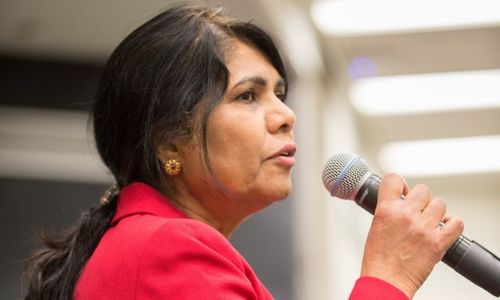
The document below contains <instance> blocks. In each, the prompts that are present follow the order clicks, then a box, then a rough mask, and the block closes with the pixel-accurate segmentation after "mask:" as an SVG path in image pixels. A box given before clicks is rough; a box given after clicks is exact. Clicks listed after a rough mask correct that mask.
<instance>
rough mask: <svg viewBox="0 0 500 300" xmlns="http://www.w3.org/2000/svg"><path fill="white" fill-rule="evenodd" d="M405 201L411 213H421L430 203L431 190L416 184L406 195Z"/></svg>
mask: <svg viewBox="0 0 500 300" xmlns="http://www.w3.org/2000/svg"><path fill="white" fill-rule="evenodd" d="M406 200H408V202H407V203H408V204H407V205H408V206H409V207H410V209H411V210H412V211H413V212H416V213H421V212H423V211H424V210H425V208H426V207H427V205H428V204H429V202H430V201H431V190H430V189H429V187H428V186H426V185H425V184H417V185H416V186H415V187H414V188H412V189H411V190H410V192H409V193H408V195H406Z"/></svg>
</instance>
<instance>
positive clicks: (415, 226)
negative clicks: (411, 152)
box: [361, 174, 463, 299]
mask: <svg viewBox="0 0 500 300" xmlns="http://www.w3.org/2000/svg"><path fill="white" fill-rule="evenodd" d="M401 195H404V196H405V199H401ZM440 221H443V222H444V226H442V227H441V226H440V225H439V222H440ZM462 231H463V222H462V221H461V220H460V219H458V218H455V217H450V216H446V204H445V203H444V201H443V200H442V199H440V198H431V192H430V189H429V188H428V187H427V186H425V185H417V186H415V187H414V188H413V189H412V190H411V191H409V192H408V185H407V184H406V182H405V181H404V179H403V178H402V177H400V176H399V175H397V174H388V175H386V176H384V178H383V179H382V182H381V184H380V188H379V192H378V203H377V208H376V210H375V214H374V217H373V222H372V225H371V227H370V231H369V233H368V238H367V241H366V245H365V253H364V257H363V265H362V269H361V276H372V277H377V278H380V279H383V280H385V281H387V282H389V283H391V284H392V285H394V286H396V287H397V288H399V289H401V290H402V291H403V292H404V293H405V294H406V295H407V296H408V297H409V298H410V299H412V298H413V296H414V295H415V292H416V291H417V289H418V288H420V286H421V285H422V284H423V283H424V281H425V279H426V278H427V277H428V276H429V274H430V273H431V271H432V269H433V268H434V265H435V264H436V263H437V262H439V261H440V260H441V259H442V258H443V256H444V254H445V253H446V251H447V250H448V249H449V247H451V245H452V244H453V242H454V241H456V240H457V239H458V237H459V236H460V234H461V233H462Z"/></svg>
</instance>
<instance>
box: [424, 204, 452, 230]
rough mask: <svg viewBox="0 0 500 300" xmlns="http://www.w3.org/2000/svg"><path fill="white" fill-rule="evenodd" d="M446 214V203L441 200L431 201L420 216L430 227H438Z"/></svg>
mask: <svg viewBox="0 0 500 300" xmlns="http://www.w3.org/2000/svg"><path fill="white" fill-rule="evenodd" d="M445 214H446V203H445V202H444V201H443V199H441V198H434V199H432V200H431V201H430V202H429V203H428V204H427V206H426V207H425V209H424V211H423V212H422V216H423V217H424V219H426V220H427V222H428V223H429V224H431V226H436V227H437V226H439V222H440V221H441V220H443V219H444V216H445Z"/></svg>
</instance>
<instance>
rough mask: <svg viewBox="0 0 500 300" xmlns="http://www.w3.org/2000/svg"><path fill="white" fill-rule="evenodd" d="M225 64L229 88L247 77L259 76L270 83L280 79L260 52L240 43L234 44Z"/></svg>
mask: <svg viewBox="0 0 500 300" xmlns="http://www.w3.org/2000/svg"><path fill="white" fill-rule="evenodd" d="M226 63H227V68H228V69H229V72H230V78H229V85H230V86H231V85H233V84H234V83H235V82H237V81H238V80H239V79H241V78H243V77H246V76H249V75H252V76H261V77H263V78H265V79H267V80H270V81H271V82H276V81H278V80H280V79H281V76H280V74H279V73H278V71H277V70H276V69H275V68H274V66H273V65H272V64H271V63H270V62H269V60H268V59H267V58H266V57H265V56H264V55H263V54H262V53H261V52H260V51H258V50H256V49H255V48H254V47H252V46H249V45H248V44H245V43H243V42H241V41H236V42H235V43H234V45H233V47H232V49H231V51H230V54H229V56H228V59H227V62H226Z"/></svg>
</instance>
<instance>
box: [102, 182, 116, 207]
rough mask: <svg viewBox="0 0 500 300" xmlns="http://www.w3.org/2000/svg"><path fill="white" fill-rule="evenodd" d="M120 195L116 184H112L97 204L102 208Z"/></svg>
mask: <svg viewBox="0 0 500 300" xmlns="http://www.w3.org/2000/svg"><path fill="white" fill-rule="evenodd" d="M119 193H120V186H119V185H118V184H116V183H114V184H112V185H111V186H110V187H109V188H108V189H107V190H106V191H105V192H104V194H103V195H102V196H101V199H99V203H100V204H101V205H102V206H105V205H108V204H109V203H110V202H111V201H113V199H114V198H115V197H116V196H118V194H119Z"/></svg>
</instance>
